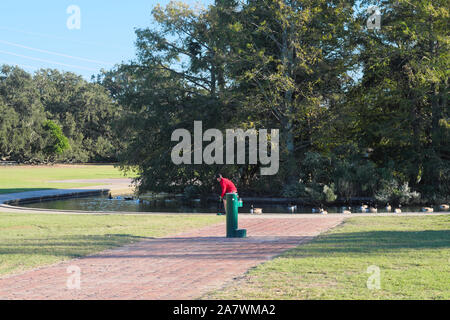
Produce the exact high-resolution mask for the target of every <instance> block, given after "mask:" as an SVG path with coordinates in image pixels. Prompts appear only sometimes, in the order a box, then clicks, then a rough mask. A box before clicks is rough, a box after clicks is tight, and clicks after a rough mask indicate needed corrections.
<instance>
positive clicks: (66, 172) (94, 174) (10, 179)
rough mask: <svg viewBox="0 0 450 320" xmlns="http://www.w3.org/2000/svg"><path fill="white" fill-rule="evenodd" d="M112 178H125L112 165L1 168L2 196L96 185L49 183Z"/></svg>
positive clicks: (0, 187) (0, 185) (0, 189)
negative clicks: (13, 193)
mask: <svg viewBox="0 0 450 320" xmlns="http://www.w3.org/2000/svg"><path fill="white" fill-rule="evenodd" d="M110 178H124V176H123V173H122V172H121V171H120V170H119V169H118V168H114V166H112V165H67V166H64V165H63V166H11V167H0V194H4V193H12V192H22V191H34V190H46V189H64V188H76V187H83V186H89V185H95V183H94V184H89V183H53V182H49V181H58V180H74V179H110ZM97 185H98V183H97Z"/></svg>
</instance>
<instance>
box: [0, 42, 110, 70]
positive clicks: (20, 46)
mask: <svg viewBox="0 0 450 320" xmlns="http://www.w3.org/2000/svg"><path fill="white" fill-rule="evenodd" d="M0 43H3V44H6V45H10V46H14V47H18V48H22V49H27V50H32V51H36V52H41V53H46V54H50V55H55V56H60V57H64V58H69V59H75V60H80V61H85V62H90V63H97V64H104V65H113V64H114V63H110V62H104V61H99V60H91V59H86V58H81V57H76V56H70V55H67V54H63V53H58V52H54V51H48V50H42V49H38V48H33V47H28V46H24V45H21V44H18V43H14V42H9V41H4V40H0Z"/></svg>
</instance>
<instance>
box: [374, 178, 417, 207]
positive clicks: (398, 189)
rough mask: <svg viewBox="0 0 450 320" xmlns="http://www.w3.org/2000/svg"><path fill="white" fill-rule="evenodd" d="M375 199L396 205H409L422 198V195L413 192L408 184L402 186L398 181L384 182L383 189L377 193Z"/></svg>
mask: <svg viewBox="0 0 450 320" xmlns="http://www.w3.org/2000/svg"><path fill="white" fill-rule="evenodd" d="M375 198H376V199H377V200H378V201H380V202H384V203H392V204H395V205H399V204H409V203H411V202H413V201H415V200H418V199H419V198H420V194H419V193H418V192H415V191H411V189H410V187H409V186H408V183H407V182H406V183H404V184H402V185H400V184H399V183H398V182H397V180H391V181H384V183H383V185H382V187H381V189H380V190H379V191H378V192H376V193H375Z"/></svg>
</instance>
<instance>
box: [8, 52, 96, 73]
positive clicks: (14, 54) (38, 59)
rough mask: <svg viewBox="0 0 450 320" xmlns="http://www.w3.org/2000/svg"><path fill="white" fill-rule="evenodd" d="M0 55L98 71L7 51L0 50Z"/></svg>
mask: <svg viewBox="0 0 450 320" xmlns="http://www.w3.org/2000/svg"><path fill="white" fill-rule="evenodd" d="M0 53H3V54H7V55H11V56H16V57H20V58H24V59H30V60H34V61H40V62H45V63H51V64H56V65H60V66H64V67H69V68H76V69H82V70H87V71H94V72H97V71H98V70H97V69H92V68H87V67H83V66H78V65H73V64H66V63H61V62H56V61H52V60H46V59H40V58H35V57H30V56H25V55H21V54H17V53H14V52H9V51H3V50H0Z"/></svg>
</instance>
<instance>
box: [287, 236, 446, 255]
mask: <svg viewBox="0 0 450 320" xmlns="http://www.w3.org/2000/svg"><path fill="white" fill-rule="evenodd" d="M433 248H434V249H440V248H450V230H424V231H368V232H351V233H337V234H328V235H326V236H324V237H321V238H319V239H317V240H316V241H313V242H312V243H310V245H308V246H307V247H297V248H295V249H293V250H291V251H289V252H288V253H286V254H285V255H284V257H288V258H293V257H300V256H305V255H306V256H312V255H317V256H326V255H330V254H334V253H338V254H340V253H349V254H350V253H359V252H361V253H377V252H380V251H384V252H386V253H389V251H390V250H396V249H419V250H420V249H433Z"/></svg>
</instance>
